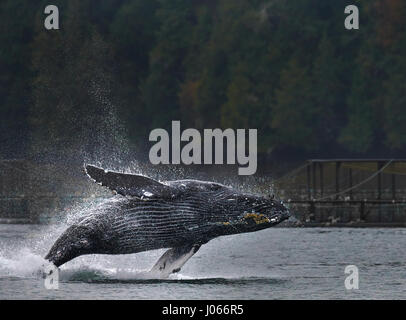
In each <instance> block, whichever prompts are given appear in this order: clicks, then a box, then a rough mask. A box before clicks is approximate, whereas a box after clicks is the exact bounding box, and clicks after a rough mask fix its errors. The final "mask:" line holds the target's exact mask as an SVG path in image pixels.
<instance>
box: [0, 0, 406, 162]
mask: <svg viewBox="0 0 406 320" xmlns="http://www.w3.org/2000/svg"><path fill="white" fill-rule="evenodd" d="M47 4H49V3H48V1H28V0H2V1H1V2H0V27H1V33H0V70H1V71H0V140H1V142H0V157H3V158H4V157H6V158H7V157H28V156H31V155H35V154H39V153H40V154H46V153H47V152H49V153H63V154H72V153H75V154H76V153H77V152H79V151H80V150H86V152H90V153H91V152H92V150H95V149H98V148H100V145H103V146H113V145H115V146H119V148H122V149H124V148H126V149H129V150H131V148H132V147H137V148H141V149H142V148H145V147H147V146H148V145H149V142H148V134H149V132H150V130H152V129H154V128H158V127H161V128H170V124H171V120H180V121H181V123H182V127H183V128H187V127H194V128H197V129H202V128H216V127H219V128H228V127H231V128H257V129H258V150H259V151H260V152H261V154H263V155H275V154H279V155H282V156H284V157H285V158H287V159H289V157H296V156H297V155H302V156H324V157H327V156H404V157H405V156H406V152H405V147H406V24H405V21H406V2H405V1H404V0H369V1H360V0H351V1H348V0H334V1H333V0H331V1H328V0H295V1H286V0H217V1H215V0H103V1H99V0H72V1H62V0H55V1H52V4H54V5H57V6H58V8H59V12H60V30H46V29H45V28H44V19H45V17H46V15H45V14H44V8H45V6H46V5H47ZM349 4H355V5H357V6H358V7H359V10H360V29H359V30H346V29H345V28H344V19H345V14H344V8H345V6H347V5H349ZM124 145H125V146H124Z"/></svg>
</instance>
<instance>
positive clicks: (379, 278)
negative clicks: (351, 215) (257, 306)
mask: <svg viewBox="0 0 406 320" xmlns="http://www.w3.org/2000/svg"><path fill="white" fill-rule="evenodd" d="M65 228H66V225H63V224H59V225H48V226H37V225H0V299H405V298H406V229H350V228H273V229H272V228H271V229H266V230H263V231H259V232H256V233H250V234H240V235H234V236H227V237H221V238H217V239H214V240H212V241H210V242H209V243H207V244H206V245H204V246H203V247H202V248H201V249H200V250H199V252H198V253H197V254H196V255H195V256H194V257H192V258H191V259H190V260H189V261H188V262H187V264H186V265H185V266H184V267H183V269H182V270H181V271H180V273H178V274H175V275H171V276H170V278H169V279H165V280H160V279H151V276H149V275H148V273H147V272H146V271H147V270H148V269H149V268H150V267H151V266H152V265H153V264H154V263H155V261H156V260H157V259H158V258H159V256H160V255H161V254H162V253H163V252H164V250H156V251H150V252H143V253H138V254H132V255H117V256H108V255H90V256H83V257H79V258H77V259H74V260H73V261H71V262H68V263H67V264H65V265H64V266H62V268H61V270H60V283H59V289H58V290H48V289H46V288H45V286H44V280H43V279H42V277H41V276H40V275H39V272H38V271H39V270H40V269H41V265H42V264H43V263H44V260H43V258H42V257H43V256H44V255H45V254H46V253H47V251H48V250H49V248H50V247H51V245H52V244H53V242H54V240H55V239H56V238H57V237H58V235H59V234H60V233H61V232H62V231H63V230H64V229H65ZM347 265H356V266H357V267H358V270H359V289H358V290H347V289H346V288H345V285H344V280H345V277H346V276H347V275H346V274H345V273H344V269H345V267H346V266H347Z"/></svg>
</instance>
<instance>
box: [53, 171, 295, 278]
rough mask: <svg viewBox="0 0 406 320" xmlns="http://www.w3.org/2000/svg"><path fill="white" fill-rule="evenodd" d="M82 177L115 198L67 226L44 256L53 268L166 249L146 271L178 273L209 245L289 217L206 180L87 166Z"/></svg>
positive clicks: (268, 202)
mask: <svg viewBox="0 0 406 320" xmlns="http://www.w3.org/2000/svg"><path fill="white" fill-rule="evenodd" d="M85 171H86V173H87V175H88V176H89V177H90V178H91V179H93V180H94V181H95V182H97V183H99V184H100V185H102V186H106V187H108V188H109V189H111V190H112V191H113V192H114V193H117V194H118V196H116V197H113V198H112V199H111V200H109V201H107V202H106V203H103V204H102V205H101V207H99V208H97V210H95V214H90V215H88V216H87V217H85V218H84V219H83V220H81V221H79V222H78V223H75V224H73V225H71V226H70V227H69V228H68V229H67V230H66V231H65V232H64V233H63V234H62V235H61V236H60V237H59V238H58V239H57V240H56V242H55V244H54V245H53V246H52V248H51V250H50V251H49V253H48V254H47V256H46V257H45V258H46V259H47V260H49V261H50V262H52V263H53V264H54V265H55V266H57V267H59V266H61V265H62V264H64V263H66V262H68V261H70V260H72V259H74V258H75V257H78V256H80V255H85V254H129V253H137V252H141V251H147V250H154V249H160V248H168V251H166V252H165V253H164V254H163V255H162V257H161V258H160V259H159V260H158V262H157V263H156V264H155V265H154V266H153V268H152V269H151V271H152V272H157V273H158V274H159V275H160V276H161V277H165V276H169V274H171V273H173V272H177V271H179V270H180V268H181V267H182V266H183V265H184V264H185V263H186V261H187V260H188V259H189V258H190V257H192V256H193V254H195V253H196V252H197V250H199V248H200V246H201V245H203V244H205V243H207V242H208V241H209V240H211V239H213V238H216V237H219V236H223V235H231V234H237V233H244V232H253V231H258V230H262V229H265V228H269V227H272V226H274V225H276V224H278V223H280V222H282V221H283V220H286V219H287V218H288V217H289V212H288V210H287V208H286V207H285V206H284V205H283V204H282V203H281V202H280V201H278V200H275V199H270V198H268V197H263V196H259V195H254V194H246V193H242V192H239V191H237V190H235V189H233V188H231V187H228V186H225V185H222V184H219V183H215V182H207V181H198V180H176V181H164V182H159V181H157V180H153V179H151V178H148V177H145V176H141V175H134V174H124V173H118V172H113V171H105V170H104V169H101V168H98V167H95V166H92V165H86V166H85Z"/></svg>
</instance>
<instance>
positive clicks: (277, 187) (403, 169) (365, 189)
mask: <svg viewBox="0 0 406 320" xmlns="http://www.w3.org/2000/svg"><path fill="white" fill-rule="evenodd" d="M239 178H241V177H239ZM251 181H252V184H255V183H257V184H259V185H260V187H259V192H267V188H268V189H269V185H270V184H271V183H272V185H273V191H274V192H275V193H276V196H277V197H279V198H280V199H283V201H284V202H285V204H287V206H289V208H290V210H291V212H292V213H293V215H294V217H295V218H296V219H297V223H294V224H293V225H301V226H337V227H339V226H352V227H358V226H360V227H363V226H379V227H384V226H391V227H405V226H406V159H312V160H308V161H307V162H306V163H305V164H304V165H303V166H301V167H299V168H297V169H295V170H292V171H291V172H289V173H288V174H286V175H284V176H282V177H281V178H278V179H276V180H275V179H273V178H271V175H263V176H261V177H259V178H255V177H251ZM110 196H112V194H111V193H110V192H109V191H108V190H105V189H104V188H100V186H98V185H97V184H94V183H93V182H92V181H90V180H89V179H88V178H87V177H86V176H85V175H84V173H83V172H78V170H72V169H71V168H66V167H57V166H55V165H49V164H33V163H31V162H30V161H26V160H0V223H48V222H50V221H52V220H53V219H59V218H60V217H64V216H65V215H66V213H67V212H68V211H69V212H72V210H76V209H75V208H78V210H81V209H83V208H84V207H86V204H88V205H89V206H90V205H92V204H94V203H97V201H98V200H100V199H103V198H106V197H110Z"/></svg>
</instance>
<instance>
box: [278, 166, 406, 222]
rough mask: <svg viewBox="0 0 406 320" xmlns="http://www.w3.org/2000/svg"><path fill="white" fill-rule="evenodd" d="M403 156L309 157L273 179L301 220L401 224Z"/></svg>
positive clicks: (404, 216)
mask: <svg viewBox="0 0 406 320" xmlns="http://www.w3.org/2000/svg"><path fill="white" fill-rule="evenodd" d="M405 178H406V159H312V160H308V161H307V163H306V164H305V165H304V166H302V167H300V168H297V169H296V170H293V171H292V172H290V173H288V174H287V175H285V176H283V177H282V178H280V179H278V180H277V181H276V182H275V188H276V190H278V191H279V195H280V196H281V198H283V199H285V201H286V202H287V203H288V204H289V206H290V208H291V210H292V211H293V212H294V213H295V216H296V217H297V218H298V219H299V220H300V221H301V222H303V223H304V225H305V226H315V225H324V226H328V225H335V226H341V225H342V226H351V225H352V226H399V227H403V226H406V179H405Z"/></svg>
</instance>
